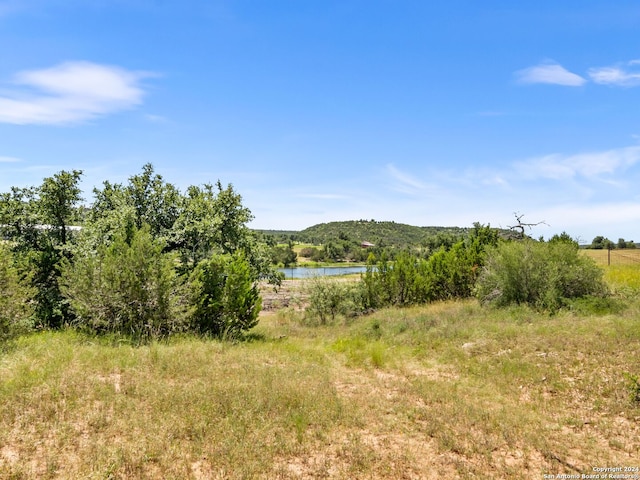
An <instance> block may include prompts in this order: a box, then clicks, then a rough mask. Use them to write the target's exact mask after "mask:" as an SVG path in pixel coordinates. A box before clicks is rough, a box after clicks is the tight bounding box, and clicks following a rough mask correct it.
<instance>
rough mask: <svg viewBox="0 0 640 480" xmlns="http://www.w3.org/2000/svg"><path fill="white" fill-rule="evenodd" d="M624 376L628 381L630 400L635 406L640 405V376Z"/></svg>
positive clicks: (628, 374)
mask: <svg viewBox="0 0 640 480" xmlns="http://www.w3.org/2000/svg"><path fill="white" fill-rule="evenodd" d="M624 376H625V378H626V379H627V390H628V392H629V399H630V400H631V401H632V402H633V403H635V404H640V376H638V375H632V374H630V373H625V375H624Z"/></svg>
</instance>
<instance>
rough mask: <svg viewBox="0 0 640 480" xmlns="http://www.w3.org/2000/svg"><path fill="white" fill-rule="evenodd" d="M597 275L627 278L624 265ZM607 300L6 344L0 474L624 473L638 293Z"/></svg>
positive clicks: (637, 450)
mask: <svg viewBox="0 0 640 480" xmlns="http://www.w3.org/2000/svg"><path fill="white" fill-rule="evenodd" d="M607 275H608V276H609V278H610V281H611V282H612V284H615V282H619V283H620V284H621V285H622V284H625V282H626V284H628V285H630V287H629V288H631V286H632V285H633V281H631V280H624V279H625V278H627V277H625V275H632V274H631V273H624V274H623V273H615V271H614V270H611V271H610V272H609V273H608V274H607ZM633 278H635V277H633ZM619 302H621V304H622V305H623V306H622V308H617V309H611V310H607V309H606V308H604V310H603V309H592V311H593V312H598V314H594V313H590V311H591V310H590V308H591V307H592V306H591V305H589V304H586V305H581V306H580V305H578V306H577V307H576V309H574V310H573V311H563V312H561V313H560V314H558V315H555V316H545V315H543V314H540V313H537V312H535V311H533V310H530V309H527V308H521V307H513V308H508V309H501V310H496V309H487V308H483V307H481V306H479V305H478V304H477V303H476V302H475V301H461V302H444V303H437V304H433V305H428V306H424V307H419V308H407V309H387V310H382V311H379V312H377V313H375V314H373V315H369V316H363V317H359V318H355V319H344V318H340V319H339V320H337V321H335V322H334V323H333V324H331V325H309V324H308V323H306V322H304V321H303V318H302V316H301V314H300V313H299V312H296V311H295V310H283V311H280V312H278V313H275V314H271V315H268V316H264V317H263V318H262V321H261V323H260V325H259V326H258V327H257V328H256V329H255V330H254V332H253V335H252V336H251V340H249V341H246V342H239V343H221V342H218V341H211V340H202V339H196V338H189V337H186V338H176V339H174V340H171V341H169V342H165V343H153V344H151V345H148V346H142V347H136V346H132V345H130V344H128V343H127V342H126V341H125V340H123V339H121V338H118V337H109V338H93V337H87V336H83V335H79V334H76V333H74V332H71V331H67V332H58V333H47V332H41V333H38V334H35V335H31V336H28V337H23V338H21V339H20V340H19V341H18V342H17V343H16V344H15V345H14V346H13V347H12V349H11V350H10V351H9V352H7V353H4V354H3V355H2V356H1V357H0V478H14V479H21V478H24V479H31V478H73V479H75V478H194V479H204V478H221V479H222V478H232V479H234V478H269V479H270V478H283V479H284V478H291V479H293V478H344V479H346V478H434V479H435V478H439V479H440V478H542V474H545V473H546V474H554V475H555V474H559V473H566V474H589V473H593V467H594V466H613V467H615V466H629V467H633V466H640V405H638V403H637V401H634V400H633V399H632V397H631V393H632V389H631V385H630V384H629V374H631V375H638V374H639V373H640V349H639V348H638V346H639V345H640V321H639V318H640V317H639V309H640V302H638V300H636V297H635V296H633V295H625V296H621V297H620V298H619ZM578 307H579V308H578ZM605 307H606V306H605Z"/></svg>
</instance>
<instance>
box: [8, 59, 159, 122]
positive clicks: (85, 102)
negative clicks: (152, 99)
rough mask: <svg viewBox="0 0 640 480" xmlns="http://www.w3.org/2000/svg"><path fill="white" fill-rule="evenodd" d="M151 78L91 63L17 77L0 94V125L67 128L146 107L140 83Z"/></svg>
mask: <svg viewBox="0 0 640 480" xmlns="http://www.w3.org/2000/svg"><path fill="white" fill-rule="evenodd" d="M151 75H152V74H150V73H148V72H132V71H128V70H125V69H122V68H119V67H115V66H109V65H99V64H95V63H90V62H66V63H62V64H60V65H56V66H54V67H51V68H47V69H43V70H29V71H24V72H20V73H18V74H17V75H15V78H14V81H13V84H14V85H17V86H18V87H21V89H15V88H14V89H13V90H9V91H8V93H7V91H5V92H3V93H2V94H0V122H2V123H11V124H17V125H30V124H31V125H64V124H70V123H81V122H84V121H87V120H90V119H93V118H96V117H100V116H104V115H108V114H112V113H115V112H119V111H122V110H127V109H130V108H133V107H135V106H137V105H139V104H140V103H142V98H143V96H144V90H143V89H142V87H141V85H140V81H141V80H142V79H143V78H145V77H149V76H151Z"/></svg>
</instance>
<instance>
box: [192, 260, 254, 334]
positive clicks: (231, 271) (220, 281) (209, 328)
mask: <svg viewBox="0 0 640 480" xmlns="http://www.w3.org/2000/svg"><path fill="white" fill-rule="evenodd" d="M189 284H190V291H191V305H192V312H191V318H192V323H193V325H194V326H195V328H196V329H197V330H198V331H199V332H200V333H205V334H209V335H213V336H219V337H220V336H224V337H232V338H233V337H237V336H238V335H239V334H240V333H241V332H243V331H245V330H248V329H250V328H253V327H254V326H255V325H256V324H257V323H258V314H259V313H260V308H261V305H262V302H261V299H260V294H259V291H258V287H257V279H256V277H255V275H254V274H253V272H252V269H251V266H250V265H249V262H248V261H247V260H246V258H245V257H244V254H243V253H242V252H238V253H235V254H226V255H225V254H221V255H214V256H212V257H210V258H209V259H206V260H202V261H201V262H200V263H199V264H198V265H197V267H196V268H195V269H194V270H193V272H192V273H191V276H190V279H189Z"/></svg>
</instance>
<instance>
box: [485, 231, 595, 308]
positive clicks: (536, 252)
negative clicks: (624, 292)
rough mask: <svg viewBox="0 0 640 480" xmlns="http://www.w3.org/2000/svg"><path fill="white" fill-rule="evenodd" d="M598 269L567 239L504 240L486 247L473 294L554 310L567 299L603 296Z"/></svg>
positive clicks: (489, 300)
mask: <svg viewBox="0 0 640 480" xmlns="http://www.w3.org/2000/svg"><path fill="white" fill-rule="evenodd" d="M606 293H607V288H606V285H605V283H604V280H603V272H602V270H601V269H600V268H599V267H598V266H597V265H596V264H595V263H594V262H593V260H591V259H590V258H588V257H586V256H582V255H580V254H579V252H578V247H577V245H575V244H573V243H569V242H550V243H544V242H536V241H534V240H525V241H522V242H504V243H502V244H500V245H498V246H497V247H494V248H492V249H490V250H489V251H488V256H487V259H486V263H485V266H484V268H483V269H482V273H481V274H480V277H479V279H478V282H477V284H476V295H477V296H478V298H479V299H480V300H481V301H483V302H487V303H493V304H495V305H497V306H505V305H510V304H523V303H524V304H528V305H531V306H533V307H535V308H538V309H543V310H549V311H556V310H558V309H559V308H561V307H563V306H565V305H566V303H567V300H568V299H572V298H580V297H586V296H589V295H592V296H604V295H605V294H606Z"/></svg>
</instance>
